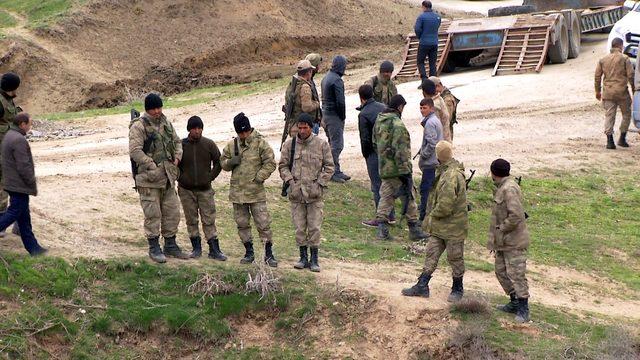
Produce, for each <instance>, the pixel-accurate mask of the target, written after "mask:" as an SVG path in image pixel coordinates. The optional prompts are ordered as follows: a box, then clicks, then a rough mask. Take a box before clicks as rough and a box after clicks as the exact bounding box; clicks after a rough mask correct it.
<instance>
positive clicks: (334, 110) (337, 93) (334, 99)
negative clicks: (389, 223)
mask: <svg viewBox="0 0 640 360" xmlns="http://www.w3.org/2000/svg"><path fill="white" fill-rule="evenodd" d="M346 68H347V58H346V57H344V56H342V55H338V56H336V57H334V58H333V62H332V64H331V70H330V71H329V72H328V73H327V75H325V77H324V79H322V83H321V88H322V121H323V122H324V131H325V132H326V133H327V137H328V138H329V145H331V155H332V156H333V163H334V164H335V173H334V174H333V176H332V177H331V181H334V182H338V183H344V182H345V181H347V180H350V179H351V177H350V176H349V175H347V174H345V173H343V172H342V170H341V168H340V153H342V149H343V148H344V121H345V119H346V118H347V115H346V108H345V98H344V82H343V81H342V76H343V75H344V71H345V69H346Z"/></svg>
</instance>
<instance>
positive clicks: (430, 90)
mask: <svg viewBox="0 0 640 360" xmlns="http://www.w3.org/2000/svg"><path fill="white" fill-rule="evenodd" d="M421 88H422V96H424V98H425V99H426V98H429V99H432V100H433V106H434V108H435V110H436V116H438V119H440V122H441V123H442V135H443V137H444V140H446V141H449V142H451V141H452V135H451V124H450V121H451V114H449V110H448V109H447V104H446V103H445V102H444V99H442V97H441V96H440V94H438V92H437V91H436V84H435V83H434V82H433V81H431V80H429V79H424V80H422V86H421Z"/></svg>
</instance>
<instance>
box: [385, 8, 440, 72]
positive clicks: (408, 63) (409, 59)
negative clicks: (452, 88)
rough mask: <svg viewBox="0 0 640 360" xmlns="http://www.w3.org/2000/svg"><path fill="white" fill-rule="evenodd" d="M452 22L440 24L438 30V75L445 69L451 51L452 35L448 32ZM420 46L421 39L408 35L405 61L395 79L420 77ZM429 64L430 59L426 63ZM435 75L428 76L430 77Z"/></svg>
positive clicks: (427, 69) (427, 68)
mask: <svg viewBox="0 0 640 360" xmlns="http://www.w3.org/2000/svg"><path fill="white" fill-rule="evenodd" d="M449 25H450V22H449V21H444V20H443V21H442V23H441V24H440V29H439V30H438V63H437V73H438V75H439V74H440V72H442V68H443V67H444V63H445V61H446V60H447V57H448V56H449V51H450V50H451V35H450V34H449V33H448V32H447V30H448V29H449ZM419 44H420V39H418V38H417V37H416V36H415V35H414V34H409V35H407V45H406V46H405V50H404V57H403V59H404V61H403V63H402V66H401V67H400V70H398V72H397V73H396V74H394V75H393V77H400V78H402V77H405V78H409V77H414V76H416V75H418V61H417V59H418V45H419ZM426 63H427V64H428V59H427V61H426ZM426 71H427V73H428V72H429V67H428V66H426ZM431 75H435V74H428V76H431Z"/></svg>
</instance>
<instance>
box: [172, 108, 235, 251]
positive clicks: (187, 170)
mask: <svg viewBox="0 0 640 360" xmlns="http://www.w3.org/2000/svg"><path fill="white" fill-rule="evenodd" d="M203 128H204V123H203V122H202V119H200V117H198V116H192V117H191V118H189V120H188V122H187V131H189V136H187V137H186V138H185V139H182V161H181V162H180V164H179V168H180V177H179V178H178V196H179V197H180V202H181V203H182V209H183V210H184V217H185V220H186V221H187V231H188V232H189V238H190V239H191V245H192V246H193V251H192V252H191V257H192V258H198V257H200V256H201V255H202V243H201V238H200V231H199V229H198V216H199V217H200V218H201V219H202V230H203V232H204V236H205V238H206V239H207V244H209V258H210V259H216V260H220V261H225V260H227V257H226V256H225V255H224V254H223V253H222V251H220V243H219V242H218V231H217V229H216V203H215V199H214V196H215V191H214V190H213V188H212V187H211V182H212V181H213V180H215V179H216V177H218V175H219V174H220V171H222V167H221V166H220V150H219V149H218V146H216V143H214V142H213V141H212V140H211V139H208V138H206V137H203V136H202V129H203Z"/></svg>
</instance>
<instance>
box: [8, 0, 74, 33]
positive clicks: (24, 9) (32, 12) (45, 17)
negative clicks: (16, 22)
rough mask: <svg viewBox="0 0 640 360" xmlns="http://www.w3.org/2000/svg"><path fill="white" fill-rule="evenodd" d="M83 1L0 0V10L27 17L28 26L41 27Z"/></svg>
mask: <svg viewBox="0 0 640 360" xmlns="http://www.w3.org/2000/svg"><path fill="white" fill-rule="evenodd" d="M84 1H85V0H0V9H6V10H10V11H15V12H17V13H20V14H22V15H24V16H26V17H27V19H28V20H29V23H30V26H33V27H36V26H43V25H46V24H47V23H49V22H52V21H55V20H56V19H57V18H58V17H60V16H62V15H64V14H66V13H67V11H69V9H71V7H73V5H75V4H78V3H82V2H84Z"/></svg>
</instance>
